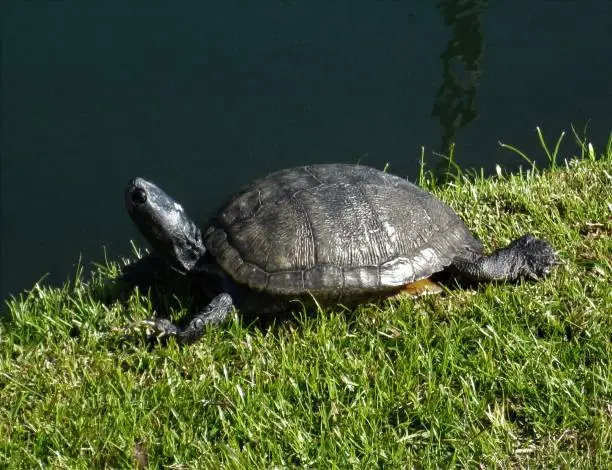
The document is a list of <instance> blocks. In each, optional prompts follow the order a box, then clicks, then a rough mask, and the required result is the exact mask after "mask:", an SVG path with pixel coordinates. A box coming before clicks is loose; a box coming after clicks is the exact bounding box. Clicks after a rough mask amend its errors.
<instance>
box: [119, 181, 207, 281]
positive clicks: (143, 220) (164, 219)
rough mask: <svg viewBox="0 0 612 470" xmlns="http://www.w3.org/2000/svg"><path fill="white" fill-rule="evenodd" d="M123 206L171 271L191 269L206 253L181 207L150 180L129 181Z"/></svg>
mask: <svg viewBox="0 0 612 470" xmlns="http://www.w3.org/2000/svg"><path fill="white" fill-rule="evenodd" d="M125 207H126V208H127V210H128V212H129V214H130V217H131V218H132V220H133V221H134V223H135V224H136V227H137V228H138V231H139V232H140V233H141V235H142V236H143V237H145V239H146V240H147V242H149V244H150V245H151V248H153V252H154V253H155V254H156V255H157V256H159V257H160V258H162V259H164V260H166V262H167V263H168V264H169V265H170V266H171V267H172V268H174V269H175V270H177V271H179V272H181V273H187V272H189V271H191V270H192V269H193V268H194V267H195V266H196V265H197V263H198V261H199V260H201V259H202V257H203V256H204V254H205V253H206V248H205V247H204V244H203V242H202V234H201V232H200V229H199V228H198V226H197V225H196V224H195V223H194V222H193V221H192V220H191V219H190V218H189V216H187V213H186V212H185V209H183V207H182V206H181V205H180V204H179V203H178V202H176V201H175V200H174V199H172V198H171V197H170V196H168V195H167V194H166V193H165V192H164V191H162V190H161V189H160V188H158V187H157V186H156V185H155V184H153V183H151V182H150V181H147V180H145V179H143V178H134V179H132V180H130V182H129V183H128V185H127V187H126V188H125Z"/></svg>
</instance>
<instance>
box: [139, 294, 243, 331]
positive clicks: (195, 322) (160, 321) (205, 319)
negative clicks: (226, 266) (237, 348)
mask: <svg viewBox="0 0 612 470" xmlns="http://www.w3.org/2000/svg"><path fill="white" fill-rule="evenodd" d="M232 306H233V302H232V298H231V297H230V296H229V294H219V295H218V296H216V297H215V298H214V299H212V301H211V302H210V303H209V304H208V305H207V306H206V308H205V309H204V310H202V311H201V312H200V313H198V314H197V315H195V316H194V317H193V318H192V319H191V321H190V322H189V323H188V324H187V325H186V326H185V327H184V328H180V327H178V326H176V325H175V324H174V323H172V322H171V321H170V320H168V319H167V318H153V319H150V320H144V321H143V322H142V324H143V325H145V326H147V327H148V328H149V329H150V330H152V331H153V332H152V333H150V334H148V337H149V339H153V338H155V339H165V338H168V337H171V336H173V337H175V338H176V339H177V341H179V342H181V343H193V342H194V341H196V340H198V339H200V338H201V337H202V335H203V334H204V329H205V328H206V327H207V326H209V325H211V326H216V325H220V324H221V323H223V322H224V321H225V320H226V319H227V317H228V316H229V313H230V312H231V310H232Z"/></svg>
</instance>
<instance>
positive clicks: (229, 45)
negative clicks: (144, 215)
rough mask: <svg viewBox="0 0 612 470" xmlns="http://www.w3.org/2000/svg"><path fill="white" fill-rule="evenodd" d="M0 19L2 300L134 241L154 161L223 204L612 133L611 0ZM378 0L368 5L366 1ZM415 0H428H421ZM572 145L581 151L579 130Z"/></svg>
mask: <svg viewBox="0 0 612 470" xmlns="http://www.w3.org/2000/svg"><path fill="white" fill-rule="evenodd" d="M14 3H15V4H14V5H13V6H11V7H5V8H4V10H5V12H4V15H3V18H2V30H3V44H2V107H3V115H2V140H1V145H2V149H1V150H2V172H1V178H2V179H1V183H2V219H1V227H2V233H1V235H2V239H1V241H2V258H1V287H0V297H1V298H5V297H6V295H7V294H8V293H17V292H19V291H21V290H23V289H27V288H30V287H31V286H32V285H33V283H34V282H36V281H37V280H38V279H39V278H41V277H42V276H43V275H45V273H48V275H47V277H46V278H45V282H49V283H53V284H56V283H59V282H61V281H63V280H64V279H66V278H67V277H70V276H71V275H72V273H73V272H74V265H75V263H76V262H77V260H78V259H79V256H82V257H83V262H84V263H85V264H86V265H87V264H88V263H90V262H92V261H96V260H97V261H100V260H102V259H103V257H104V249H106V253H107V256H108V257H109V258H111V259H116V258H118V257H119V256H121V255H123V254H128V253H129V252H130V242H129V241H130V239H136V240H138V242H139V243H142V240H141V239H140V238H138V236H137V233H136V230H135V229H134V228H133V227H132V225H131V222H130V220H129V217H128V216H127V214H126V213H125V210H124V207H123V188H124V185H125V183H126V182H127V180H128V179H129V178H130V177H132V176H134V175H141V176H144V177H147V178H149V179H152V180H153V181H156V182H157V183H158V184H160V185H161V186H163V187H164V188H165V189H167V191H168V192H169V193H170V194H172V195H174V196H175V197H176V198H178V199H180V200H181V201H182V202H183V203H184V205H185V206H186V207H187V208H188V210H189V212H191V213H192V214H203V215H202V218H203V217H204V215H205V214H209V213H210V212H211V211H213V210H214V208H215V207H216V206H217V205H218V204H219V203H220V202H221V201H222V200H223V199H225V198H226V197H227V196H228V195H229V194H231V193H232V192H233V191H235V190H236V189H237V188H238V187H240V186H241V185H243V184H245V183H247V182H249V181H250V180H252V179H253V178H255V177H259V176H263V175H265V174H266V173H268V172H270V171H272V170H275V169H279V168H282V167H287V166H293V165H300V164H307V163H317V162H352V163H355V162H358V161H359V162H361V163H364V164H368V165H371V166H374V167H378V168H382V167H384V166H385V164H387V163H388V164H389V165H390V171H392V172H394V173H396V174H399V175H402V176H405V177H408V178H409V179H411V180H415V179H416V178H417V175H418V163H419V159H420V148H421V146H425V148H426V149H427V154H428V155H429V157H430V158H431V159H430V160H429V162H430V164H431V165H432V166H435V165H436V157H435V156H433V155H432V154H431V152H432V151H435V152H440V151H441V152H444V151H445V149H446V148H447V146H448V143H449V142H456V159H457V160H458V162H459V164H460V165H461V166H463V167H477V168H479V167H483V168H485V171H488V172H490V171H491V170H492V169H493V168H494V166H495V164H496V163H499V164H500V165H502V166H504V167H506V168H508V169H516V168H517V167H518V165H519V164H521V163H522V162H521V161H520V159H519V158H518V157H517V156H516V155H514V154H512V153H511V152H509V151H507V150H502V149H500V147H499V145H498V141H500V140H502V141H504V142H507V143H511V144H513V145H516V146H518V147H520V148H521V149H523V150H525V151H526V152H527V153H528V154H529V155H530V156H531V157H533V158H535V159H537V160H538V161H539V162H540V163H541V164H543V165H545V164H546V160H545V159H542V157H543V154H542V152H541V151H540V149H539V148H538V146H537V138H536V134H535V127H536V126H540V127H541V128H542V129H543V130H544V132H545V134H546V136H547V137H548V139H550V140H552V139H556V138H557V137H558V135H559V134H560V132H561V131H563V130H565V131H570V125H571V124H574V126H576V128H577V129H579V130H580V131H582V129H583V128H584V126H585V125H586V124H587V123H588V135H589V136H590V139H591V140H592V141H593V142H594V143H595V145H596V147H597V146H598V147H599V148H600V149H601V148H602V147H603V145H604V144H605V141H606V139H607V136H608V132H609V131H610V129H611V128H612V119H611V110H612V86H611V83H612V82H611V78H610V77H612V2H609V1H606V0H600V1H597V0H592V1H589V2H584V1H574V2H572V1H565V2H490V3H489V2H487V1H483V0H481V1H474V0H473V1H449V0H446V1H440V2H437V3H436V2H399V1H395V2H359V3H360V4H359V5H357V4H356V3H357V2H352V3H351V2H325V3H319V2H317V3H316V4H315V3H312V4H311V3H310V2H297V1H294V2H291V1H279V2H275V3H274V4H272V3H269V4H268V2H251V3H252V4H251V5H250V6H248V7H245V6H244V2H231V1H228V2H199V3H197V4H196V3H190V4H189V5H184V4H180V3H179V2H177V3H176V4H175V6H170V5H171V2H166V6H160V5H156V6H147V5H146V4H145V3H141V2H123V3H121V4H119V3H117V2H97V3H96V4H95V5H94V4H91V3H89V2H87V4H82V3H81V2H14ZM366 4H367V5H366ZM417 4H418V5H417ZM567 137H568V138H566V143H567V145H565V146H564V147H562V154H564V155H565V154H567V152H570V151H573V150H574V146H573V145H571V142H570V141H571V138H569V136H567Z"/></svg>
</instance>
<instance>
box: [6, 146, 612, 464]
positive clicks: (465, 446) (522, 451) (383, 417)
mask: <svg viewBox="0 0 612 470" xmlns="http://www.w3.org/2000/svg"><path fill="white" fill-rule="evenodd" d="M540 135H541V134H540ZM579 150H580V153H581V158H578V159H574V160H571V161H569V162H568V163H565V162H563V161H562V160H561V158H560V157H558V155H557V151H554V158H553V155H552V154H553V152H549V153H550V154H551V165H552V169H551V170H546V171H540V170H536V169H535V168H533V167H530V169H529V170H528V171H522V172H521V173H520V174H517V175H510V174H504V173H502V172H501V171H499V172H498V175H497V176H494V177H492V178H488V179H485V178H483V177H482V176H480V175H471V176H470V175H467V176H466V175H461V174H457V175H455V176H454V177H453V178H451V182H450V183H449V184H448V185H445V186H444V187H439V186H435V184H434V183H435V181H434V178H433V176H432V175H431V174H429V173H426V172H423V173H422V174H421V183H422V184H423V185H424V186H426V187H431V186H432V185H433V190H434V192H435V193H436V194H437V195H438V196H439V197H441V198H442V199H444V200H445V201H447V202H448V203H449V204H450V205H451V206H453V207H454V208H455V209H456V210H457V211H458V212H459V213H460V214H461V215H462V216H463V217H464V219H465V220H466V221H468V225H469V226H470V227H471V228H472V229H473V230H474V232H475V233H476V234H477V235H478V236H479V237H481V238H482V239H483V241H484V242H485V244H486V245H487V247H488V248H490V249H494V248H497V247H499V246H501V245H505V244H507V243H508V242H510V241H511V240H512V239H514V238H516V237H518V236H519V235H521V234H523V233H526V232H531V233H534V234H536V235H538V236H541V237H543V238H545V239H547V240H549V241H550V242H551V243H552V244H553V245H554V246H555V247H556V248H557V249H558V251H559V256H560V257H561V258H562V260H563V264H562V265H560V266H559V267H558V268H557V269H556V270H555V271H554V273H553V274H552V275H551V276H550V277H548V278H546V279H544V280H542V281H540V282H538V283H530V282H526V283H521V284H519V285H504V284H498V285H490V284H489V285H481V286H479V287H478V288H477V289H449V290H448V291H447V292H445V293H444V294H443V295H440V296H431V297H425V298H420V299H417V300H401V301H399V300H394V301H386V302H384V303H382V304H381V305H379V306H374V305H368V306H363V307H361V308H359V309H357V310H356V311H355V312H352V313H347V312H341V311H336V312H332V311H325V312H320V313H319V314H318V315H314V316H313V315H298V316H297V317H296V318H295V319H294V320H291V321H286V322H282V323H278V324H276V325H273V326H272V327H270V328H266V329H262V328H258V327H254V326H249V325H247V324H245V323H244V322H243V321H242V320H241V319H240V316H239V315H235V316H234V317H233V319H232V321H231V322H230V323H229V324H228V325H226V326H225V327H223V328H216V329H209V330H207V332H206V334H205V336H204V338H203V339H202V340H201V341H200V342H198V343H197V344H194V345H191V346H188V347H179V346H178V345H177V344H176V343H175V342H174V341H172V340H171V341H170V342H169V344H168V345H167V346H156V347H152V348H150V347H146V346H145V343H144V342H141V341H134V342H131V343H125V342H123V341H121V338H122V335H123V334H124V332H125V329H126V328H127V327H129V326H130V325H132V324H133V323H134V322H137V321H138V320H142V319H145V318H147V317H149V316H150V305H149V303H148V301H147V298H146V297H144V296H139V295H137V294H134V295H133V296H132V297H131V298H130V300H129V302H128V304H127V305H121V304H120V303H112V304H110V305H104V304H103V303H101V302H99V301H98V300H96V298H97V297H98V296H97V295H96V293H100V292H104V291H105V289H106V287H105V282H107V280H108V279H109V278H110V277H112V276H113V275H114V274H116V273H117V272H118V265H117V264H116V263H107V264H104V265H102V266H99V267H97V268H96V269H95V270H94V273H93V279H92V280H91V281H90V282H88V283H87V284H85V283H84V282H83V281H82V280H81V277H80V275H78V276H77V277H76V279H75V280H74V281H73V282H71V283H68V284H66V285H65V286H64V287H62V288H60V289H57V288H50V287H45V286H42V285H36V286H35V287H34V288H33V289H32V290H31V292H29V293H27V294H24V295H22V296H20V297H19V298H17V299H11V300H9V301H8V303H7V306H6V309H5V315H4V319H3V321H2V323H0V467H2V468H36V467H45V468H93V467H116V468H119V467H121V468H138V467H139V466H140V467H144V466H145V460H148V465H149V467H151V468H156V467H166V466H167V467H171V468H219V466H223V467H226V468H264V467H265V468H270V467H273V466H275V465H276V466H278V467H281V468H282V467H317V468H346V467H352V466H359V467H363V468H372V467H387V468H397V467H414V466H416V467H419V468H423V467H426V468H439V467H449V466H459V467H470V468H474V467H478V465H481V466H482V467H483V468H490V467H504V468H506V467H544V468H549V467H559V466H561V467H566V468H610V466H611V465H612V455H611V449H612V368H611V355H612V346H611V342H612V294H611V288H610V284H611V279H612V261H611V259H612V244H611V239H612V237H611V235H612V197H611V188H612V144H609V145H608V146H607V148H606V149H604V151H603V155H601V156H598V157H597V158H595V151H593V150H592V147H591V148H589V146H588V144H587V143H586V142H582V143H581V145H580V147H579ZM547 152H548V150H547ZM579 157H580V155H579ZM176 315H180V312H177V313H176Z"/></svg>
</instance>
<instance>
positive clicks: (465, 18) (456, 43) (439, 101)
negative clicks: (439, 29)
mask: <svg viewBox="0 0 612 470" xmlns="http://www.w3.org/2000/svg"><path fill="white" fill-rule="evenodd" d="M487 3H488V2H487V1H486V0H442V1H440V2H438V7H439V9H440V14H441V15H442V18H443V19H444V24H445V25H446V26H447V27H450V28H451V29H452V36H451V38H450V39H449V41H448V44H447V45H446V47H445V48H444V51H443V52H442V54H440V58H441V59H442V83H441V85H440V88H438V92H437V93H436V101H435V103H434V107H433V111H432V116H433V117H436V118H438V119H439V120H440V125H441V130H442V136H441V146H440V152H442V153H443V154H448V151H449V147H450V145H451V144H452V143H453V142H454V141H455V135H456V133H457V131H458V130H459V129H461V128H462V127H464V126H465V125H467V124H468V123H470V122H471V121H473V120H474V119H475V118H476V117H477V116H478V112H477V110H476V91H477V90H478V86H479V82H480V77H481V75H482V68H481V58H482V50H483V35H482V31H481V17H482V15H483V14H484V13H485V12H486V9H487Z"/></svg>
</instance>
